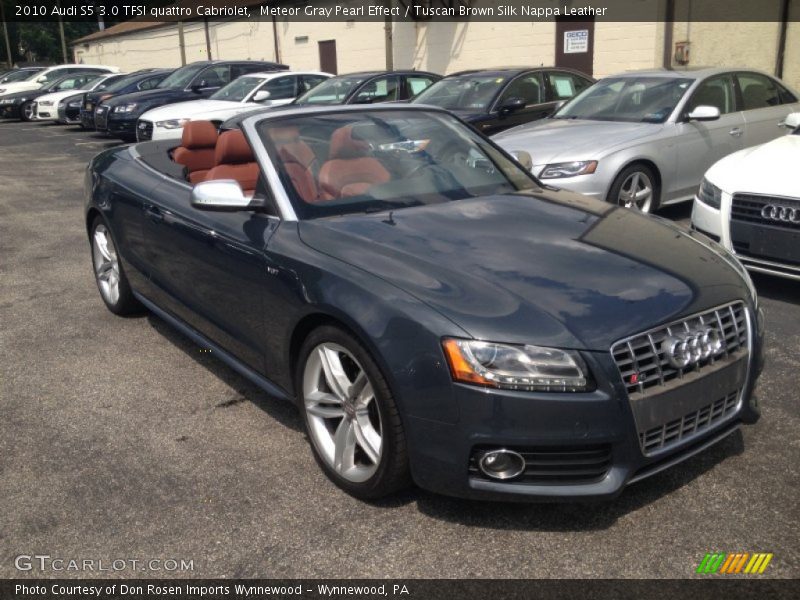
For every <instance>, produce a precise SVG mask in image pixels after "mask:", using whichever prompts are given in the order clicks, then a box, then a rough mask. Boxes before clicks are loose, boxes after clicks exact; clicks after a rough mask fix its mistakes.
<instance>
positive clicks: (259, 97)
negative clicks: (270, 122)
mask: <svg viewBox="0 0 800 600" xmlns="http://www.w3.org/2000/svg"><path fill="white" fill-rule="evenodd" d="M271 95H272V94H270V93H269V91H267V90H258V91H257V92H256V94H255V96H253V102H263V101H264V100H268V99H269V97H270V96H271Z"/></svg>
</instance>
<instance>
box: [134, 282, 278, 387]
mask: <svg viewBox="0 0 800 600" xmlns="http://www.w3.org/2000/svg"><path fill="white" fill-rule="evenodd" d="M133 295H134V296H135V297H136V299H137V300H138V301H139V302H141V303H142V304H143V305H144V306H145V307H147V309H148V310H149V311H151V312H152V313H154V314H155V315H156V316H157V317H159V318H160V319H162V320H163V321H166V322H167V323H168V324H169V325H171V326H172V327H174V328H175V329H177V330H178V331H180V332H181V333H182V334H183V335H185V336H186V337H188V338H189V339H190V340H192V341H193V342H194V343H195V344H197V345H198V346H202V347H203V348H208V349H210V350H211V354H212V355H213V356H216V357H217V358H218V359H220V360H221V361H222V362H224V363H225V364H226V365H228V366H229V367H230V368H231V369H233V370H234V371H236V372H237V373H239V374H240V375H241V376H242V377H245V378H246V379H249V380H250V381H251V382H253V383H254V384H255V385H257V386H258V387H259V388H261V389H262V390H264V391H265V392H266V393H268V394H270V395H271V396H275V397H277V398H280V399H281V400H286V401H289V402H291V401H292V399H291V398H290V397H289V395H288V394H287V393H286V392H285V391H284V390H283V389H282V388H281V387H279V386H278V385H277V384H275V383H273V382H272V381H270V380H269V379H267V378H266V377H264V376H263V375H261V374H260V373H258V372H256V371H254V370H253V369H251V368H250V367H248V366H247V365H245V364H243V363H241V362H240V361H239V360H238V359H236V358H235V357H234V356H232V355H231V354H229V353H228V352H227V351H225V350H223V349H222V348H221V347H220V346H218V345H217V344H215V343H214V342H212V341H211V340H209V339H208V338H206V337H205V336H204V335H202V334H201V333H199V332H198V331H196V330H195V329H192V328H191V327H189V326H188V325H187V324H186V323H184V322H183V321H181V320H179V319H177V318H175V317H173V316H172V315H171V314H169V313H168V312H166V311H164V310H162V309H160V308H159V307H158V306H156V305H155V304H153V303H152V302H151V301H150V300H148V299H147V298H145V297H144V296H142V295H141V294H139V293H138V292H135V291H134V292H133Z"/></svg>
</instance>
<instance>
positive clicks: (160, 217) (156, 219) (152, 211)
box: [144, 205, 164, 223]
mask: <svg viewBox="0 0 800 600" xmlns="http://www.w3.org/2000/svg"><path fill="white" fill-rule="evenodd" d="M144 214H145V216H146V217H147V218H148V219H150V220H151V221H152V222H153V223H162V222H163V221H164V213H163V212H161V209H160V208H158V207H156V206H153V205H148V206H146V207H145V209H144Z"/></svg>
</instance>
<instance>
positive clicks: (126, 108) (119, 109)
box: [114, 102, 138, 113]
mask: <svg viewBox="0 0 800 600" xmlns="http://www.w3.org/2000/svg"><path fill="white" fill-rule="evenodd" d="M137 106H138V104H136V103H135V102H133V103H132V104H120V105H119V106H115V107H114V112H115V113H131V112H133V111H135V110H136V107H137Z"/></svg>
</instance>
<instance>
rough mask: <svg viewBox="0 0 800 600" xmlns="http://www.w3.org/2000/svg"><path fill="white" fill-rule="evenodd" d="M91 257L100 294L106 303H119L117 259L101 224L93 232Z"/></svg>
mask: <svg viewBox="0 0 800 600" xmlns="http://www.w3.org/2000/svg"><path fill="white" fill-rule="evenodd" d="M92 257H93V258H94V273H95V276H96V277H97V284H98V286H99V287H100V293H101V294H103V298H105V300H106V302H108V303H109V304H112V305H114V304H116V303H117V302H118V301H119V259H118V258H117V249H116V248H115V247H114V242H113V240H112V239H111V235H110V234H109V232H108V229H107V228H106V226H105V225H103V224H100V225H98V226H97V227H96V228H95V230H94V236H93V237H92Z"/></svg>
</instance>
